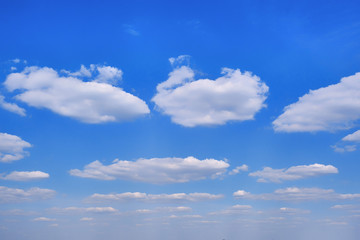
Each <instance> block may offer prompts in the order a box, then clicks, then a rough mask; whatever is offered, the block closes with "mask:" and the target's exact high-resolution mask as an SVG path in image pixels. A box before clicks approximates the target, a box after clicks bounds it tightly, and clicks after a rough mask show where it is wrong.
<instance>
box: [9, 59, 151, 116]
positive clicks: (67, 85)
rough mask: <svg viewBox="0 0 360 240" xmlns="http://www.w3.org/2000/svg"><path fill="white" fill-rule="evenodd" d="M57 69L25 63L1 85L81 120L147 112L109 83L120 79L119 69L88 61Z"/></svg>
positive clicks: (31, 101)
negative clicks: (75, 69)
mask: <svg viewBox="0 0 360 240" xmlns="http://www.w3.org/2000/svg"><path fill="white" fill-rule="evenodd" d="M61 73H62V75H64V76H60V75H59V73H58V72H57V71H55V70H54V69H52V68H48V67H36V66H33V67H26V68H25V69H24V70H23V71H22V72H19V73H11V74H9V75H8V76H7V78H6V81H5V83H4V85H5V87H6V88H7V90H8V91H10V92H13V91H15V90H18V91H20V93H19V94H17V95H16V96H15V99H17V100H19V101H22V102H24V103H26V104H28V105H30V106H32V107H37V108H47V109H49V110H51V111H53V112H55V113H58V114H60V115H63V116H67V117H71V118H75V119H77V120H79V121H81V122H85V123H105V122H119V121H126V120H130V119H133V118H136V117H140V116H143V115H146V114H148V113H149V112H150V110H149V108H148V106H147V105H146V103H145V102H144V101H143V100H141V99H139V98H138V97H136V96H134V95H132V94H130V93H127V92H125V91H124V90H122V89H121V88H118V87H115V86H113V85H111V84H110V83H115V82H117V81H118V80H119V79H121V76H122V71H121V70H120V69H117V68H114V67H110V66H95V65H92V66H90V68H89V69H86V68H85V67H83V66H82V67H81V68H80V70H79V71H78V72H75V73H71V72H69V71H64V70H63V71H61ZM82 77H90V78H91V79H88V81H83V80H82V79H81V78H82Z"/></svg>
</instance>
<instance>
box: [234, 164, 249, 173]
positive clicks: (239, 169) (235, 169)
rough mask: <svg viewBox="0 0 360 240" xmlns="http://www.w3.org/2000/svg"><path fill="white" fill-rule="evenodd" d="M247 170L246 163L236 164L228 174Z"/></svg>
mask: <svg viewBox="0 0 360 240" xmlns="http://www.w3.org/2000/svg"><path fill="white" fill-rule="evenodd" d="M248 170H249V167H248V166H247V165H246V164H243V165H241V166H238V167H236V168H234V169H233V170H231V171H230V172H229V175H236V174H238V173H240V172H247V171H248Z"/></svg>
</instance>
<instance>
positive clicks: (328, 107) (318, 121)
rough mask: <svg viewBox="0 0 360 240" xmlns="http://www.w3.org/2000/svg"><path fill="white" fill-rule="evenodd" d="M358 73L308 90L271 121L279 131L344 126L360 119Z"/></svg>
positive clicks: (318, 129)
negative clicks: (328, 84)
mask: <svg viewBox="0 0 360 240" xmlns="http://www.w3.org/2000/svg"><path fill="white" fill-rule="evenodd" d="M359 105H360V73H356V74H355V75H352V76H349V77H344V78H342V79H341V81H340V83H338V84H334V85H330V86H327V87H323V88H319V89H317V90H310V92H309V93H308V94H305V95H304V96H302V97H300V98H299V100H298V101H297V102H296V103H293V104H291V105H288V106H286V107H285V108H284V113H283V114H281V115H280V116H279V117H278V118H277V119H276V120H275V121H274V122H273V126H274V129H275V131H279V132H316V131H334V130H339V129H348V128H350V127H352V126H353V124H354V122H355V121H357V120H359V119H360V108H359Z"/></svg>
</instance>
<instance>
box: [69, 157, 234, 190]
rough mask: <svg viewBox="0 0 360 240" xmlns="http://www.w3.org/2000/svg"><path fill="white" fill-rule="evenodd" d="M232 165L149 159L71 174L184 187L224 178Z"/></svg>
mask: <svg viewBox="0 0 360 240" xmlns="http://www.w3.org/2000/svg"><path fill="white" fill-rule="evenodd" d="M228 167H229V164H228V163H226V162H225V161H222V160H215V159H204V160H199V159H196V158H194V157H187V158H174V157H173V158H150V159H143V158H141V159H138V160H136V161H122V160H115V161H114V162H113V164H110V165H107V166H106V165H103V164H102V163H101V162H99V161H94V162H92V163H90V164H88V165H86V166H85V167H84V170H79V169H72V170H70V174H71V175H73V176H77V177H82V178H94V179H100V180H115V179H123V180H132V181H140V182H148V183H155V184H165V183H183V182H188V181H192V180H201V179H205V178H208V177H210V178H216V177H218V176H221V175H222V174H223V173H224V172H226V169H227V168H228Z"/></svg>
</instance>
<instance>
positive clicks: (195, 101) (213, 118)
mask: <svg viewBox="0 0 360 240" xmlns="http://www.w3.org/2000/svg"><path fill="white" fill-rule="evenodd" d="M186 59H187V56H180V57H178V58H170V59H169V60H170V63H171V64H172V65H174V64H175V63H177V62H182V61H185V60H186ZM222 74H223V75H224V76H222V77H219V78H217V79H215V80H210V79H199V80H195V79H194V77H195V73H194V71H193V70H192V69H191V68H190V67H188V66H181V67H176V68H175V69H174V70H173V71H172V72H171V73H170V74H169V78H168V79H167V80H166V81H165V82H162V83H160V84H158V86H157V94H156V95H155V96H154V97H153V99H152V101H153V102H155V104H156V107H157V108H158V109H159V110H160V111H162V112H163V113H164V114H166V115H170V117H171V120H172V121H173V122H175V123H177V124H180V125H183V126H186V127H195V126H209V125H222V124H225V123H226V122H228V121H245V120H252V119H254V115H255V114H256V113H257V112H258V111H259V110H260V109H262V108H264V107H265V106H266V105H265V104H264V101H265V100H266V98H267V93H268V91H269V88H268V86H266V84H265V83H264V82H262V81H261V80H260V78H259V77H257V76H255V75H252V74H251V73H250V72H244V73H242V72H240V70H239V69H230V68H223V70H222Z"/></svg>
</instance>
